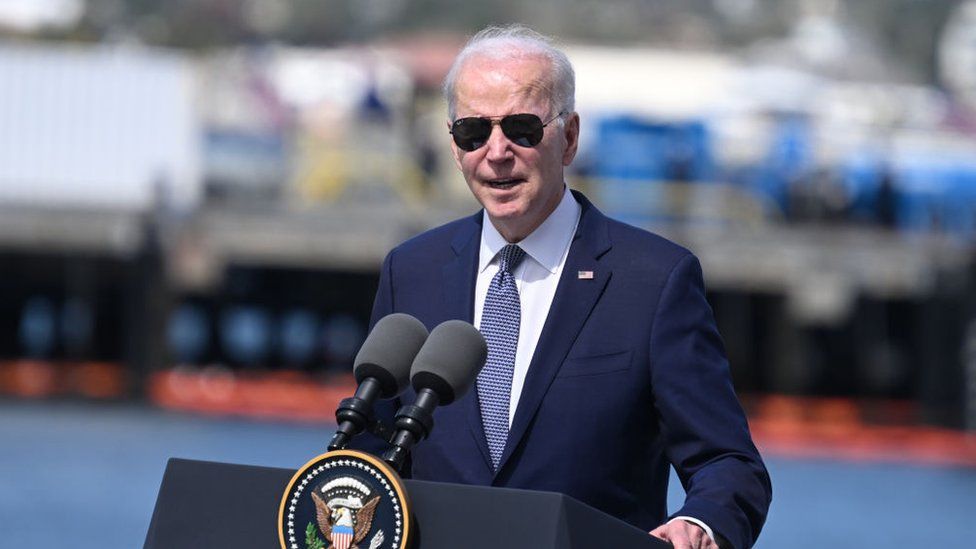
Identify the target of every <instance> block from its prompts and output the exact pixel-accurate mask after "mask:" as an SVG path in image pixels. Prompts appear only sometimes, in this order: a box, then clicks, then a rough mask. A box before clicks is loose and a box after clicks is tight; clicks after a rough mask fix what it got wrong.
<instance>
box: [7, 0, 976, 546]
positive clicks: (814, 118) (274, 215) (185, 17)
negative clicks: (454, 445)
mask: <svg viewBox="0 0 976 549" xmlns="http://www.w3.org/2000/svg"><path fill="white" fill-rule="evenodd" d="M508 22H522V23H525V24H528V25H530V26H532V27H534V28H536V29H537V30H539V31H541V32H544V33H548V34H553V35H556V36H558V37H559V40H560V42H561V45H562V46H563V47H564V49H565V50H566V51H567V53H568V54H569V56H570V58H571V60H572V61H573V63H574V65H575V67H576V71H577V79H578V80H577V105H578V111H579V113H580V115H581V117H582V121H583V128H582V136H581V150H580V154H579V156H578V157H577V161H576V162H575V163H574V165H573V166H572V168H571V173H570V174H569V182H570V184H571V186H572V187H574V188H578V189H580V190H582V191H584V192H585V193H587V195H588V196H589V197H590V198H591V199H592V200H593V201H594V202H595V203H596V204H597V205H598V206H599V207H600V208H601V209H602V210H603V211H604V212H605V213H607V214H609V215H611V216H613V217H616V218H618V219H621V220H624V221H627V222H629V223H632V224H635V225H638V226H641V227H645V228H648V229H651V230H654V231H656V232H658V233H661V234H663V235H665V236H667V237H669V238H671V239H673V240H675V241H677V242H679V243H681V244H683V245H685V246H687V247H689V248H691V249H692V250H693V251H694V252H695V253H696V254H697V255H698V256H699V257H700V258H701V260H702V263H703V266H704V269H705V275H706V283H707V286H708V289H709V295H708V297H709V300H710V302H711V304H712V306H713V308H714V310H715V314H716V317H717V320H718V323H719V327H720V330H721V331H722V334H723V336H724V338H725V343H726V346H727V350H728V354H729V358H730V362H731V367H732V373H733V377H734V380H735V383H736V388H737V390H738V392H739V394H740V396H741V398H742V400H743V403H744V405H745V406H746V408H747V411H748V413H749V416H750V424H751V426H752V429H753V433H754V435H755V438H756V442H757V444H758V445H759V446H760V448H761V449H762V451H763V453H764V455H765V456H767V457H768V458H769V465H770V470H771V473H772V476H773V484H774V504H773V510H772V512H771V514H770V518H769V522H768V524H767V528H766V533H765V535H764V536H763V537H762V538H761V539H760V542H759V544H758V546H759V547H784V546H785V547H820V546H823V545H827V544H829V545H831V546H834V547H864V546H879V545H886V546H895V547H899V546H908V545H912V544H914V545H923V544H924V545H925V546H929V545H933V544H934V543H935V542H937V543H940V544H941V543H955V542H958V541H959V540H960V539H962V540H965V539H973V538H974V537H976V525H974V523H973V521H972V520H971V517H969V516H968V514H967V511H966V510H967V509H972V508H976V268H974V267H976V265H974V259H976V254H974V251H976V2H972V1H948V0H924V1H923V0H886V1H883V0H871V1H866V0H860V1H854V0H790V1H780V0H690V1H689V0H683V1H682V0H618V1H611V2H607V1H594V0H545V1H538V2H532V3H524V2H514V1H508V0H482V1H481V2H477V3H474V4H466V5H464V6H458V5H456V4H455V3H454V2H448V1H446V0H426V1H422V2H421V1H417V2H407V1H406V0H244V1H230V0H195V1H192V2H191V1H185V0H176V1H174V0H170V1H163V0H3V1H0V410H2V411H0V418H2V419H0V440H2V441H3V442H0V448H2V449H3V450H2V451H0V486H3V488H0V547H21V546H24V545H31V546H35V545H38V544H39V543H40V541H38V540H44V542H45V543H54V542H57V543H58V544H64V543H68V542H70V543H71V544H72V545H74V546H76V547H100V548H103V547H138V546H141V544H142V540H143V538H144V536H145V531H146V528H147V527H148V524H149V518H150V514H151V512H152V505H153V502H154V498H155V491H156V489H157V488H158V483H159V480H160V479H161V478H162V472H163V468H164V467H165V460H166V459H167V458H169V457H173V456H177V457H189V458H196V459H214V460H222V461H232V462H236V463H252V464H257V465H269V466H279V467H290V468H297V467H299V466H301V465H302V464H303V463H304V462H305V461H307V459H309V458H311V457H312V456H314V455H315V454H318V453H320V452H321V451H324V450H325V446H326V443H327V440H328V437H329V435H330V433H331V429H332V428H333V427H334V425H332V423H331V421H332V415H333V413H334V410H335V406H336V404H337V402H338V400H339V399H341V398H344V397H345V396H348V395H349V394H351V393H352V391H353V390H354V382H353V381H352V380H351V377H350V375H349V371H350V365H351V359H352V357H353V356H355V353H356V351H357V350H358V347H359V345H360V344H361V343H362V341H363V339H364V338H365V335H366V330H367V322H368V315H369V311H370V308H371V306H372V298H373V293H374V291H375V288H376V283H377V280H378V270H379V266H380V263H381V261H382V258H383V256H384V255H385V254H386V252H387V251H388V250H389V249H390V248H392V247H393V246H394V245H396V244H397V243H399V242H401V241H402V240H404V239H406V238H408V237H410V236H412V235H414V234H416V233H418V232H420V231H422V230H424V229H427V228H430V227H433V226H436V225H438V224H440V223H442V222H444V221H447V220H450V219H453V218H456V217H459V216H461V215H466V214H469V213H471V212H473V211H475V210H476V208H477V205H476V203H475V202H474V200H473V198H471V196H470V194H469V192H468V190H467V187H466V186H465V184H464V182H463V180H462V179H461V177H460V174H459V173H458V172H457V171H456V169H455V167H454V164H453V161H452V159H451V157H450V149H449V141H448V139H449V135H448V134H447V131H446V109H445V103H444V101H443V99H442V98H441V96H440V94H439V85H440V82H441V80H442V78H443V76H444V75H445V73H446V71H447V69H448V67H449V65H450V63H451V61H452V59H453V56H454V55H455V54H456V52H457V51H458V49H459V48H460V47H461V45H463V43H464V41H465V40H466V38H467V37H468V36H470V35H471V34H472V33H473V32H475V31H476V30H478V29H479V28H481V27H483V26H485V25H487V24H492V23H496V24H497V23H508ZM674 484H676V483H674ZM672 492H674V493H673V498H674V501H676V502H677V501H680V497H681V493H680V486H675V487H674V489H673V490H672ZM55 510H57V514H58V516H59V519H58V523H57V526H56V527H54V526H52V524H51V520H52V519H51V517H52V515H53V513H54V512H55Z"/></svg>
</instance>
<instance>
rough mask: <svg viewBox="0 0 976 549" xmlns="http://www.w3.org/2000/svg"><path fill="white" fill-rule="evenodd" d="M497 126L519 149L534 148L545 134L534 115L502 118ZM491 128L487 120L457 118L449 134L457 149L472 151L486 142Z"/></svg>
mask: <svg viewBox="0 0 976 549" xmlns="http://www.w3.org/2000/svg"><path fill="white" fill-rule="evenodd" d="M499 125H500V126H501V127H502V132H503V133H504V134H505V137H507V138H508V139H509V140H510V141H511V142H512V143H515V144H516V145H519V146H521V147H535V146H536V145H538V144H539V142H540V141H542V136H543V134H544V132H545V125H544V124H543V123H542V119H541V118H539V117H538V116H536V115H534V114H527V113H526V114H510V115H508V116H506V117H504V118H502V119H501V122H499ZM491 126H492V124H491V119H489V118H478V117H474V116H472V117H469V118H458V119H457V120H455V121H454V123H453V124H451V134H452V135H453V136H454V143H455V144H457V146H458V148H460V149H463V150H465V151H473V150H475V149H479V148H481V147H483V146H484V144H485V143H487V142H488V137H489V136H490V135H491Z"/></svg>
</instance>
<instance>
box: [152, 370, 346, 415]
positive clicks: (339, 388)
mask: <svg viewBox="0 0 976 549" xmlns="http://www.w3.org/2000/svg"><path fill="white" fill-rule="evenodd" d="M355 392H356V381H355V379H354V378H353V377H352V374H342V375H337V376H332V377H330V378H328V379H325V380H322V379H319V378H317V377H315V376H312V375H310V374H306V373H303V372H295V371H289V372H264V373H257V372H248V373H236V372H233V371H231V370H230V369H228V368H225V367H220V366H210V367H204V368H200V369H197V368H187V367H179V368H175V369H172V370H166V371H163V372H158V373H156V374H154V375H153V376H152V377H151V378H150V380H149V385H148V395H149V398H150V400H151V401H152V402H154V403H156V404H158V405H160V406H162V407H164V408H169V409H175V410H185V411H193V412H203V413H211V414H220V415H235V416H247V417H259V418H271V419H287V420H301V421H316V422H318V421H326V422H328V421H334V420H335V409H336V407H338V405H339V401H340V400H342V399H343V398H346V397H348V396H352V394H353V393H355Z"/></svg>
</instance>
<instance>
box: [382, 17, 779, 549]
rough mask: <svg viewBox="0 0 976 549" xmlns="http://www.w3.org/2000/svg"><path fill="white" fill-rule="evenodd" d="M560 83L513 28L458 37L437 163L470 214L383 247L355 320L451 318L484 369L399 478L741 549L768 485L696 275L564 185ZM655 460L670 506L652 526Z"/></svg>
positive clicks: (575, 123)
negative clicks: (457, 180)
mask: <svg viewBox="0 0 976 549" xmlns="http://www.w3.org/2000/svg"><path fill="white" fill-rule="evenodd" d="M574 78H575V77H574V74H573V69H572V66H571V65H570V63H569V60H568V59H567V58H566V56H565V55H564V54H563V53H561V52H560V51H558V50H556V49H554V48H553V47H552V46H551V45H550V44H549V42H548V40H547V39H545V38H544V37H542V36H541V35H538V34H537V33H535V32H533V31H530V30H528V29H526V28H524V27H519V26H514V27H507V28H489V29H486V30H484V31H482V32H481V33H479V34H478V35H476V36H475V37H474V38H472V40H471V41H470V42H469V43H468V45H467V46H466V47H465V49H464V50H463V51H462V52H461V53H460V54H459V56H458V58H457V60H456V61H455V64H454V66H453V68H452V69H451V71H450V73H449V75H448V77H447V79H446V82H445V92H446V95H447V99H448V104H449V117H450V119H449V120H448V129H449V131H450V132H451V134H452V150H453V153H454V159H455V161H456V163H457V166H458V168H459V169H460V170H461V173H462V174H463V176H464V179H465V181H466V182H467V184H468V186H469V187H470V189H471V192H472V193H473V194H474V196H475V198H477V199H478V201H479V202H480V203H481V205H482V206H483V208H484V209H483V211H482V212H479V213H478V214H476V215H474V216H473V217H469V218H465V219H461V220H458V221H455V222H453V223H449V224H447V225H445V226H442V227H439V228H437V229H434V230H431V231H429V232H427V233H424V234H422V235H420V236H418V237H415V238H413V239H411V240H409V241H407V242H406V243H404V244H402V245H400V246H398V247H397V248H396V249H394V250H393V251H392V252H390V254H389V256H387V258H386V261H385V262H384V264H383V268H382V273H381V277H380V285H379V289H378V291H377V294H376V301H375V304H374V309H373V322H374V323H375V322H376V321H377V320H378V319H379V318H381V317H383V316H385V315H387V314H390V313H393V312H405V313H408V314H412V315H414V316H416V317H417V318H419V319H421V320H422V321H423V322H424V323H425V324H426V325H427V326H428V328H433V327H434V326H436V325H437V324H439V323H441V322H443V321H445V320H449V319H462V320H467V321H470V322H474V323H475V325H477V326H478V327H479V328H480V329H481V331H482V333H483V334H484V335H485V339H486V340H487V341H488V347H489V355H488V361H487V364H486V366H485V368H484V370H483V371H482V372H481V374H479V377H478V381H477V384H476V390H472V391H471V392H469V393H468V394H467V395H466V396H465V397H464V398H462V399H460V400H459V401H457V402H456V403H454V404H452V405H450V406H446V407H443V408H440V409H438V410H437V412H436V413H435V428H434V430H433V433H432V434H431V436H430V438H429V439H428V440H426V441H424V442H422V443H420V444H419V445H418V446H417V447H416V448H415V449H414V451H413V454H412V466H411V469H410V471H409V472H407V474H409V475H411V476H412V477H413V478H418V479H426V480H437V481H445V482H460V483H468V484H481V485H491V486H508V487H514V488H526V489H538V490H550V491H558V492H563V493H566V494H568V495H570V496H573V497H575V498H577V499H579V500H581V501H583V502H585V503H588V504H590V505H592V506H594V507H597V508H599V509H602V510H603V511H605V512H607V513H610V514H612V515H615V516H617V517H619V518H621V519H623V520H625V521H627V522H630V523H631V524H634V525H636V526H638V527H641V528H644V529H646V530H651V534H652V535H655V536H657V537H659V538H662V539H664V540H668V541H670V542H671V543H673V544H674V545H675V547H678V548H696V549H698V548H714V547H717V546H718V544H721V545H728V546H732V547H749V546H751V545H752V544H753V543H754V542H755V539H756V536H757V535H758V533H759V530H760V528H761V527H762V524H763V522H764V520H765V516H766V511H767V509H768V505H769V501H770V494H771V489H770V483H769V477H768V475H767V473H766V469H765V467H764V466H763V463H762V461H761V459H760V456H759V454H758V452H757V451H756V449H755V447H754V445H753V443H752V441H751V439H750V435H749V431H748V427H747V424H746V420H745V418H744V415H743V413H742V410H741V407H740V406H739V403H738V401H737V399H736V397H735V395H734V392H733V389H732V385H731V381H730V377H729V372H728V365H727V361H726V358H725V353H724V349H723V347H722V342H721V339H720V337H719V335H718V333H717V330H716V328H715V323H714V320H713V318H712V313H711V309H710V308H709V306H708V304H707V302H706V301H705V297H704V289H703V283H702V276H701V270H700V267H699V264H698V261H697V259H696V258H695V257H694V256H693V255H692V254H691V253H690V252H688V251H687V250H685V249H683V248H680V247H679V246H677V245H675V244H672V243H670V242H668V241H666V240H664V239H663V238H661V237H658V236H656V235H653V234H651V233H648V232H645V231H642V230H640V229H636V228H634V227H630V226H627V225H624V224H622V223H619V222H616V221H613V220H611V219H608V218H607V217H605V216H603V214H601V213H600V212H599V211H597V209H596V208H595V207H593V205H592V204H590V203H589V201H587V200H586V198H585V197H583V196H582V195H581V194H578V193H573V192H571V191H569V190H568V188H567V186H566V184H565V182H564V179H563V172H564V169H565V167H566V166H568V165H569V164H570V163H571V162H572V161H573V158H574V156H575V154H576V150H577V144H578V137H579V128H580V119H579V116H578V115H577V113H576V112H575V111H574V92H575V90H574V86H575V84H574ZM513 245H517V247H516V246H513ZM404 398H405V400H406V401H408V402H409V401H411V400H412V398H413V397H412V395H408V396H406V397H404ZM388 412H389V411H388V410H387V411H385V412H384V413H388ZM670 464H673V465H674V467H675V469H676V471H677V472H678V475H679V477H680V478H681V482H682V484H683V485H684V487H685V489H686V492H687V498H686V501H685V505H684V506H683V507H682V508H681V509H680V510H679V511H678V512H677V513H676V514H675V516H674V517H670V520H669V519H668V517H667V511H666V496H667V483H668V473H669V465H670Z"/></svg>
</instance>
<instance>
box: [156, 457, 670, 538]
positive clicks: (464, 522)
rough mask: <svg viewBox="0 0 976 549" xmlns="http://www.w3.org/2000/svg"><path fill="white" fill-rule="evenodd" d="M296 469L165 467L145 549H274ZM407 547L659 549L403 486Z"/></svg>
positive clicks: (501, 493)
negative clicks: (409, 534) (411, 526)
mask: <svg viewBox="0 0 976 549" xmlns="http://www.w3.org/2000/svg"><path fill="white" fill-rule="evenodd" d="M294 473H295V472H294V471H292V470H289V469H278V468H271V467H254V466H248V465H232V464H227V463H213V462H206V461H193V460H185V459H171V460H169V463H168V464H167V466H166V472H165V474H164V475H163V481H162V485H161V486H160V489H159V496H158V497H157V499H156V507H155V510H154V511H153V516H152V521H151V523H150V525H149V532H148V533H147V535H146V544H145V549H183V548H187V549H190V548H192V549H198V548H201V547H206V548H208V549H221V548H225V547H226V548H231V547H233V548H242V547H246V548H268V549H274V548H277V547H279V542H278V532H277V517H278V507H279V503H280V501H281V496H282V493H283V492H284V490H285V487H286V486H287V485H288V482H289V480H291V477H292V475H294ZM404 484H405V486H406V489H407V492H408V494H409V498H410V503H411V508H412V509H413V513H414V517H415V519H416V522H415V528H416V529H415V532H414V533H415V535H416V538H415V542H416V543H415V544H414V546H413V547H414V549H446V548H452V549H453V548H458V547H464V548H465V549H482V548H484V549H487V548H498V547H508V548H513V549H518V548H532V549H546V548H559V549H583V548H587V549H589V548H594V547H614V548H630V547H633V548H635V549H640V548H658V549H661V548H666V547H670V545H668V544H665V543H663V542H661V541H659V540H657V539H655V538H652V537H651V536H649V535H648V534H647V533H646V532H643V531H641V530H640V529H638V528H635V527H633V526H631V525H629V524H626V523H624V522H623V521H621V520H618V519H616V518H614V517H611V516H609V515H607V514H605V513H602V512H600V511H597V510H595V509H593V508H591V507H589V506H587V505H584V504H583V503H580V502H579V501H577V500H575V499H573V498H571V497H568V496H565V495H562V494H556V493H552V492H536V491H528V490H513V489H509V488H488V487H483V486H465V485H459V484H446V483H440V482H424V481H417V480H405V481H404Z"/></svg>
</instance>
